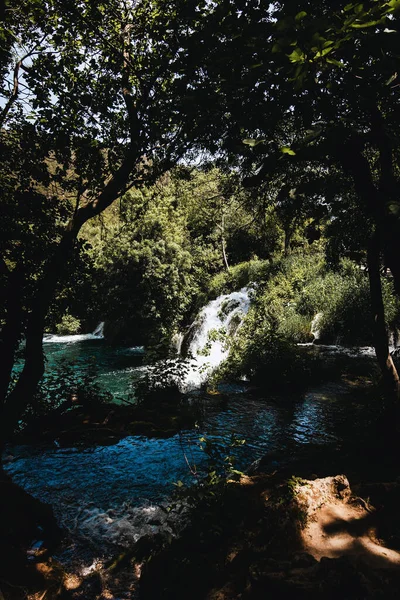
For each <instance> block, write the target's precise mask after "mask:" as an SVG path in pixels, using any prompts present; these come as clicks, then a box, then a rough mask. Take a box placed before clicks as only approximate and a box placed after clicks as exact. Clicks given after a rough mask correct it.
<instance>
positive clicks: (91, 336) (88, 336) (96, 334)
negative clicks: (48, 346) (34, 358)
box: [43, 321, 104, 344]
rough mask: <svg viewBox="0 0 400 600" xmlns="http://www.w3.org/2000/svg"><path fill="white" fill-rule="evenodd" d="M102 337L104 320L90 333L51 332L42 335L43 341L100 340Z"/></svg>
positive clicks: (58, 342)
mask: <svg viewBox="0 0 400 600" xmlns="http://www.w3.org/2000/svg"><path fill="white" fill-rule="evenodd" d="M102 339H104V321H102V322H101V323H99V324H98V325H97V327H96V329H95V330H94V331H93V332H92V333H82V334H76V335H56V334H53V333H49V334H46V335H45V336H44V337H43V342H44V343H52V344H53V343H57V344H62V343H71V342H84V341H85V340H102Z"/></svg>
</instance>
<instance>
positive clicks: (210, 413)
mask: <svg viewBox="0 0 400 600" xmlns="http://www.w3.org/2000/svg"><path fill="white" fill-rule="evenodd" d="M46 353H47V357H48V368H53V367H54V365H55V364H56V362H57V360H59V359H60V358H67V359H73V360H74V361H75V362H76V368H77V369H79V368H82V367H83V366H84V365H85V362H86V361H87V360H89V358H92V357H95V358H96V362H97V364H98V367H99V371H100V381H101V382H102V383H103V384H104V385H105V386H106V387H108V388H109V389H112V390H113V391H114V392H115V393H117V394H122V395H123V394H124V393H126V390H127V389H129V387H130V385H131V383H132V378H133V380H134V379H135V377H138V376H140V370H141V369H142V368H143V365H142V356H141V354H140V353H138V351H137V350H135V349H130V348H116V347H110V346H109V345H107V344H106V342H105V341H104V340H96V341H94V340H86V341H83V342H76V343H64V344H60V343H58V344H57V343H51V344H46ZM185 402H186V403H187V404H188V406H189V407H191V408H192V409H193V411H195V413H196V415H197V417H198V427H196V428H193V429H191V430H186V431H182V432H181V434H180V435H175V436H173V437H169V438H166V439H154V438H153V439H151V438H147V437H143V436H130V437H126V438H125V439H123V440H121V441H119V442H118V443H116V444H114V445H111V446H96V447H86V448H82V447H80V448H57V447H56V445H51V446H46V447H31V446H29V447H28V446H16V447H10V448H8V457H7V469H8V471H9V473H10V474H12V476H13V478H14V480H15V481H16V482H17V483H18V484H20V485H22V486H23V487H24V488H25V489H26V490H27V491H29V492H30V493H32V494H33V495H34V496H36V497H38V498H40V499H41V500H44V501H46V502H48V503H49V504H51V505H52V507H53V509H54V511H55V514H56V516H57V518H58V520H59V522H60V524H61V525H63V526H64V527H65V528H66V529H67V530H68V531H69V532H70V533H71V535H72V537H73V539H74V542H73V545H74V553H75V554H79V553H83V555H84V556H85V557H87V556H88V553H89V554H90V556H91V557H92V558H93V557H94V556H96V552H101V553H102V554H104V552H107V551H111V549H112V548H115V547H116V546H118V547H121V546H128V545H129V544H131V543H132V542H133V541H135V540H137V539H138V538H139V537H140V536H142V535H144V534H146V533H151V532H156V531H158V530H159V529H160V528H161V529H164V530H165V529H168V528H171V527H172V525H171V523H170V522H169V521H167V517H166V514H165V512H164V511H163V510H162V509H160V508H159V507H160V505H164V506H165V505H166V504H168V498H169V496H170V495H171V493H172V491H173V490H174V485H173V484H174V482H177V481H178V480H181V481H184V482H185V483H188V484H196V481H197V479H196V477H194V476H193V475H192V474H191V472H190V469H189V467H188V463H189V465H190V466H191V467H192V470H197V471H198V472H199V473H200V474H204V473H205V472H206V469H207V464H208V457H207V455H206V453H205V452H204V451H202V450H201V448H200V443H199V438H200V437H201V436H202V435H204V434H205V435H206V436H207V437H208V438H209V439H210V440H211V441H213V444H214V447H215V448H216V449H217V450H218V451H219V454H220V464H221V465H222V464H223V459H224V457H225V456H227V455H228V454H232V453H233V454H234V455H235V457H236V467H237V468H239V469H245V468H246V467H248V466H249V465H250V464H251V463H252V462H253V461H255V460H256V459H258V458H260V457H262V456H264V455H265V454H266V453H271V452H272V453H275V456H278V457H279V456H283V455H285V454H287V453H288V452H291V453H293V452H296V448H298V449H300V448H301V447H304V446H305V445H307V444H313V445H315V444H317V445H330V446H332V445H333V446H334V447H336V446H340V445H341V443H342V441H343V440H344V439H345V438H346V437H348V436H349V426H350V428H351V430H352V431H354V428H357V424H358V423H360V427H361V423H364V422H365V410H364V406H362V405H359V404H357V403H356V402H354V401H351V394H350V390H349V389H348V388H347V387H346V386H343V385H338V384H335V385H333V384H330V385H325V386H319V387H317V388H315V389H311V390H309V391H308V393H307V394H305V395H304V396H302V397H296V398H284V397H270V398H256V397H254V396H252V395H250V394H248V393H246V391H245V388H244V387H243V388H240V387H236V388H233V387H226V389H225V390H224V393H223V394H221V395H219V396H218V395H217V396H214V397H210V396H205V395H202V394H200V393H195V394H193V393H192V394H191V395H187V397H186V399H185ZM232 435H236V436H237V437H238V438H239V439H245V440H246V443H245V445H243V446H240V447H237V448H234V449H232V448H231V447H230V441H231V436H232ZM274 460H276V459H274ZM277 460H278V461H279V458H278V459H277ZM273 466H274V461H273V460H272V462H271V468H273ZM89 549H90V551H89ZM94 549H96V550H94ZM100 549H101V550H100ZM107 549H108V550H107Z"/></svg>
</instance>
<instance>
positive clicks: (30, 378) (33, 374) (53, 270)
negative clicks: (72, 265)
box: [3, 221, 79, 434]
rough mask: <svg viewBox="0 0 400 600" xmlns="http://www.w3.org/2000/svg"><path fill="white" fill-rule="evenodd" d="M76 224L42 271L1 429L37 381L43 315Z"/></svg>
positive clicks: (10, 424)
mask: <svg viewBox="0 0 400 600" xmlns="http://www.w3.org/2000/svg"><path fill="white" fill-rule="evenodd" d="M78 231H79V227H78V226H76V227H74V226H73V221H71V224H70V226H69V227H68V228H67V230H66V232H65V234H64V237H63V238H62V240H61V242H60V244H59V245H58V247H57V249H56V251H55V253H54V255H53V257H52V258H51V260H50V261H49V263H48V265H47V269H46V274H45V276H44V277H43V279H42V281H41V282H40V283H39V287H38V291H37V293H36V296H35V298H34V300H33V303H32V310H31V312H30V314H29V317H28V325H27V330H26V346H25V357H24V358H25V362H24V367H23V369H22V372H21V374H20V376H19V378H18V381H17V383H16V385H15V387H14V389H13V390H12V391H11V392H10V393H9V394H8V396H7V398H6V400H5V403H4V415H3V417H4V418H3V431H4V433H5V434H7V433H9V432H11V431H12V430H13V429H14V427H15V426H16V424H17V422H18V419H19V418H20V417H21V415H22V413H23V411H24V410H25V408H26V407H27V405H28V404H29V402H30V401H31V400H32V397H33V396H34V394H35V392H36V390H37V386H38V384H39V381H40V380H41V378H42V376H43V373H44V356H43V333H44V327H45V319H46V315H47V312H48V309H49V306H50V303H51V301H52V299H53V296H54V292H55V289H56V286H57V284H58V282H59V280H60V277H61V276H62V274H63V272H64V270H65V266H66V265H67V263H68V260H69V257H70V255H71V252H72V250H73V247H74V242H75V238H76V234H77V233H78Z"/></svg>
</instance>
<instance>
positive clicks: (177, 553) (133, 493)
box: [0, 358, 400, 600]
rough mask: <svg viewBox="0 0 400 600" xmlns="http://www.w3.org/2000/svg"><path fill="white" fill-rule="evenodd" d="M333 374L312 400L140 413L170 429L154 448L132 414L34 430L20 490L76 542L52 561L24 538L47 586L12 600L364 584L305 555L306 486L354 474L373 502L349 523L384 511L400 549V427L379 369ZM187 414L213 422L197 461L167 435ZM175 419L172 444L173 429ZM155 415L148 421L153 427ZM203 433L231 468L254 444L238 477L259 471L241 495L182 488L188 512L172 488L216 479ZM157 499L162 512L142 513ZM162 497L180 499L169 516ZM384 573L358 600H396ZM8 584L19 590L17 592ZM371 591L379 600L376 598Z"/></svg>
mask: <svg viewBox="0 0 400 600" xmlns="http://www.w3.org/2000/svg"><path fill="white" fill-rule="evenodd" d="M332 360H334V363H333V364H332V369H333V371H334V372H335V373H336V374H337V377H336V378H335V379H334V380H331V381H329V382H325V383H324V384H315V385H313V386H310V387H309V388H308V390H307V391H306V392H305V393H304V394H303V395H302V396H301V397H294V398H290V397H288V396H286V397H278V396H277V397H269V398H268V399H267V398H265V397H264V398H263V397H262V395H261V397H260V390H253V392H252V394H253V395H252V394H251V393H250V392H249V390H247V392H246V393H243V392H240V393H236V395H235V394H233V391H232V393H231V396H229V395H225V396H224V395H222V394H220V395H209V396H207V395H199V396H197V397H191V398H183V397H181V398H180V399H179V400H178V398H176V402H175V403H174V402H172V401H171V398H169V399H168V398H167V397H166V398H165V399H164V401H165V407H164V408H163V406H162V404H163V403H162V401H160V399H158V401H157V402H156V403H155V404H154V405H153V406H151V404H150V405H148V406H147V407H146V406H143V407H136V410H146V411H150V412H151V413H152V419H153V423H154V424H155V425H157V427H156V428H155V429H154V431H153V432H151V431H150V428H148V425H146V427H147V429H146V430H145V432H143V433H142V434H141V435H136V436H134V435H130V436H129V435H128V437H126V434H127V432H129V431H130V427H133V426H134V425H132V424H133V423H139V424H140V423H141V421H140V419H139V413H136V417H137V418H136V420H135V418H134V417H133V416H132V415H133V414H135V413H134V412H132V411H134V407H128V406H126V407H124V406H119V407H115V406H114V405H99V407H88V406H74V407H70V408H68V409H67V410H66V411H65V412H63V413H60V414H59V415H57V416H56V417H55V421H51V422H48V423H47V422H46V421H44V422H43V424H42V426H43V429H42V433H41V435H38V431H37V429H36V428H35V427H33V428H32V429H31V435H32V441H34V439H35V435H36V441H38V440H39V444H36V445H26V444H28V442H29V435H28V433H29V432H28V431H27V432H25V434H24V436H25V437H21V438H20V440H19V441H20V443H22V441H23V442H24V443H25V446H22V447H20V450H18V448H17V447H15V449H13V448H10V455H9V456H7V455H6V457H5V458H6V461H7V460H9V461H10V462H9V465H8V466H9V470H10V472H11V473H13V475H14V480H15V481H17V482H20V483H21V485H23V486H24V487H25V489H27V490H28V491H30V492H31V493H33V494H35V495H36V496H37V497H38V498H41V499H45V500H46V502H48V503H49V504H51V505H52V506H53V508H54V511H55V513H56V516H57V519H58V522H59V523H62V524H63V525H64V529H65V534H66V536H65V538H64V541H63V543H62V544H61V546H59V547H56V548H54V545H53V546H52V547H51V548H50V549H49V550H48V551H46V545H47V542H46V540H43V539H38V534H36V533H30V534H29V535H27V536H25V538H23V539H22V542H21V544H20V547H21V548H22V550H21V554H20V555H21V556H22V557H23V561H24V560H25V562H26V568H27V569H28V570H32V569H33V570H37V571H38V572H39V573H40V581H41V583H37V582H36V583H32V582H31V583H29V584H26V585H25V590H26V593H25V592H24V593H25V596H21V590H20V589H19V588H16V589H14V588H12V587H11V586H10V585H9V586H8V588H7V590H8V591H7V593H8V595H6V596H5V598H6V600H9V599H10V600H20V598H22V597H27V598H30V600H39V599H41V598H45V599H48V600H52V599H53V598H66V599H69V600H70V599H71V600H83V599H85V600H92V599H93V600H94V599H95V598H96V599H97V598H110V599H112V598H114V599H117V598H131V599H132V600H133V599H135V600H136V599H137V598H143V600H147V599H150V598H152V599H153V598H171V599H172V598H174V599H175V598H187V593H188V590H190V594H191V597H193V598H199V600H200V599H201V600H204V599H205V598H207V599H211V598H212V599H213V600H214V599H215V600H217V599H218V600H220V599H222V598H226V599H227V600H233V599H234V598H239V597H243V598H246V597H248V598H258V597H259V596H260V595H262V594H263V593H264V591H263V590H266V591H269V592H270V593H271V594H274V595H275V596H276V597H280V596H281V597H284V594H285V593H287V590H288V589H289V590H290V589H292V590H294V591H295V592H296V594H297V595H300V596H301V594H305V592H304V589H306V590H308V591H307V593H308V594H309V596H307V597H313V594H314V597H318V596H315V594H317V592H316V590H317V589H318V590H320V588H321V585H324V584H323V581H324V577H325V575H324V573H325V574H326V571H324V569H326V564H329V565H334V566H333V567H331V566H330V567H329V569H331V568H332V569H333V570H332V571H329V572H330V573H331V575H329V577H332V578H333V579H336V578H338V577H339V574H340V573H341V570H343V572H347V571H350V572H351V573H353V575H351V577H350V575H349V577H350V579H351V581H352V582H353V583H351V586H354V585H361V584H360V583H359V579H360V577H361V575H362V573H364V571H365V569H366V568H365V567H360V568H359V567H358V566H356V567H353V566H351V565H352V562H351V561H353V558H349V557H348V556H347V553H346V552H344V554H345V555H346V558H345V560H344V562H343V561H342V562H339V563H338V566H337V563H336V562H335V561H336V560H337V559H336V558H335V559H333V557H331V558H330V560H334V563H326V561H325V559H323V560H322V561H321V560H320V558H321V556H326V554H324V551H325V550H324V549H322V555H319V556H314V555H313V553H312V552H311V550H310V549H307V548H305V547H304V544H303V542H302V539H303V538H302V537H301V536H302V533H301V532H302V527H303V526H304V524H305V521H306V519H305V515H304V510H301V509H300V510H299V507H297V508H296V503H295V502H294V501H295V496H296V497H297V493H296V494H295V493H294V492H295V491H296V486H297V485H299V484H300V483H301V480H307V481H310V482H312V481H315V480H316V479H323V478H325V477H329V476H336V475H337V474H345V476H346V477H347V478H348V480H349V482H350V487H351V490H352V492H353V494H354V495H355V496H357V497H361V498H362V499H363V501H359V503H358V504H357V503H356V504H355V505H354V506H353V503H352V502H349V506H347V504H346V503H344V505H343V506H344V509H345V511H347V509H349V510H350V513H346V515H348V516H349V519H350V521H351V522H352V521H353V520H354V519H353V517H354V516H356V517H357V514H358V513H359V514H358V516H359V518H360V519H364V517H365V519H364V520H362V522H363V523H364V522H365V523H367V521H368V519H367V517H368V515H369V514H370V513H369V512H368V511H369V510H374V514H376V515H377V522H376V523H374V524H372V525H371V527H372V529H374V528H375V531H376V533H373V534H371V535H372V538H371V539H372V540H373V541H374V543H377V545H378V546H381V547H382V548H384V547H387V548H388V550H394V551H396V548H397V546H396V544H397V545H399V544H398V537H399V536H398V533H396V532H397V528H398V525H397V524H396V523H398V517H397V501H398V499H399V498H398V491H397V490H398V482H397V481H396V478H397V477H398V467H397V464H396V457H397V453H396V448H394V447H391V446H390V445H388V443H387V440H388V439H389V438H390V436H389V435H388V431H389V424H388V421H387V419H386V418H385V415H384V411H383V410H382V407H381V406H380V398H379V395H378V393H377V389H376V388H375V386H374V384H373V379H372V378H371V372H370V368H371V366H372V363H370V362H369V360H367V359H365V360H364V359H363V360H362V361H361V362H359V361H358V360H356V361H354V360H351V361H350V362H349V359H348V358H346V359H345V360H346V362H345V363H343V361H342V358H335V359H332ZM338 361H339V362H338ZM345 364H347V367H345ZM339 365H340V369H338V366H339ZM333 371H332V372H333ZM232 394H233V395H232ZM254 394H255V395H254ZM197 402H198V404H196V403H197ZM179 407H180V408H181V409H182V408H183V407H185V409H184V412H185V410H186V409H187V410H188V415H191V418H192V422H193V415H195V414H197V415H198V416H200V417H201V419H203V427H204V429H203V430H202V429H199V430H197V429H193V431H190V432H189V431H187V432H186V435H187V436H188V437H187V438H186V441H187V442H188V445H186V446H185V445H184V442H185V437H184V436H183V438H182V439H181V437H180V436H178V435H177V433H176V431H177V430H176V429H174V428H173V427H170V425H169V424H170V423H171V419H172V417H173V419H172V421H173V423H174V424H175V426H176V427H177V428H179V426H182V423H183V421H182V420H181V419H180V418H177V414H178V412H179V410H178V408H179ZM189 408H190V410H189ZM164 412H165V413H167V414H168V419H167V421H166V423H168V427H170V432H171V435H170V437H168V435H169V434H168V433H166V430H162V429H161V427H160V423H162V421H163V419H164V418H166V417H163V413H164ZM149 415H150V413H148V417H146V419H144V421H142V422H145V423H150V422H151V421H150V416H149ZM52 418H54V415H53V417H52ZM107 418H108V421H107V423H104V421H105V419H107ZM139 426H140V425H139ZM232 427H234V429H232ZM85 430H86V434H85ZM110 431H111V433H110ZM202 431H205V432H206V436H209V435H211V439H212V440H214V443H216V444H217V448H218V451H219V453H220V455H221V458H222V460H223V456H226V454H223V453H222V451H224V452H225V450H226V446H224V444H225V441H226V438H227V437H229V435H230V432H234V431H236V432H239V431H242V432H246V434H245V435H244V437H247V442H248V444H245V445H244V446H241V451H244V452H245V454H243V456H242V458H240V455H238V460H239V461H241V463H240V462H239V464H238V468H239V469H243V466H242V465H243V464H247V465H248V464H249V462H250V461H251V460H253V461H254V459H255V458H257V460H256V461H255V462H254V463H253V465H252V467H251V468H250V469H248V470H247V474H246V476H245V477H242V478H240V480H239V481H238V482H236V483H226V484H225V483H224V480H223V479H222V480H220V481H219V482H217V483H218V485H216V486H214V485H212V486H207V485H205V486H197V487H196V486H195V487H188V488H186V487H185V485H184V486H182V487H181V488H178V489H179V490H180V491H181V492H183V493H181V497H180V498H178V499H177V500H172V499H171V495H170V494H171V490H172V489H173V487H174V486H172V482H177V481H178V480H179V479H181V478H182V479H184V481H186V480H185V478H184V476H183V475H182V474H184V473H186V474H187V475H188V474H189V468H188V465H187V464H186V463H185V457H186V459H188V460H189V464H190V465H191V466H192V468H193V467H194V465H196V469H198V472H199V474H200V473H201V472H204V470H205V472H207V468H208V469H209V465H208V463H207V462H206V461H205V459H206V458H207V457H206V456H205V454H204V452H201V451H200V450H199V448H198V438H199V436H200V435H201V433H202ZM157 435H158V436H159V437H157ZM151 436H153V437H151ZM196 440H197V444H196ZM99 444H101V445H99ZM246 446H247V448H246ZM13 453H14V454H13ZM246 457H248V459H246ZM249 459H250V460H249ZM246 460H247V462H246ZM201 461H203V462H201ZM189 479H190V478H188V480H187V484H188V485H189V484H190V481H189ZM194 479H195V478H194ZM191 480H192V482H193V476H192V477H191ZM302 485H305V486H306V488H307V485H312V484H302ZM155 492H156V494H157V498H158V500H156V501H155V500H154V493H155ZM24 494H25V492H24ZM185 494H188V495H189V498H188V497H186V499H185ZM190 496H191V497H190ZM202 496H203V497H202ZM143 497H146V498H148V499H149V501H151V502H153V503H150V504H149V503H147V504H143ZM348 497H350V495H348ZM163 498H164V499H167V498H168V499H167V500H165V501H164V504H163V500H162V499H163ZM198 500H199V502H197V501H198ZM11 502H12V499H11ZM35 502H36V501H35ZM293 502H294V504H293ZM346 502H347V501H346ZM328 504H329V503H328ZM331 504H332V502H331ZM39 505H40V503H39ZM345 505H346V506H345ZM183 506H184V507H185V508H184V509H183V511H184V514H185V519H184V521H182V518H181V516H182V514H183V513H182V512H181V511H182V507H183ZM189 506H190V507H192V510H191V513H190V514H191V515H192V516H191V518H190V519H189V521H188V515H189V513H188V510H187V507H189ZM372 507H373V508H372ZM353 508H354V510H355V511H356V513H357V511H358V513H357V514H356V515H355V514H354V513H352V512H351V511H352V510H353ZM171 509H173V510H171ZM360 510H361V512H360ZM363 511H366V512H363ZM3 514H4V515H7V514H8V513H7V509H5V511H4V513H3ZM378 515H379V517H378ZM382 515H383V516H382ZM174 519H175V522H177V521H179V519H180V521H181V526H180V527H181V529H182V526H185V529H184V530H183V532H181V533H180V535H179V536H178V537H177V538H175V537H174V534H175V533H177V531H176V530H175V531H174V527H173V526H172V525H171V521H172V520H174ZM396 519H397V520H396ZM10 522H11V521H10ZM310 522H313V518H311V519H310ZM185 523H186V525H185ZM40 527H42V529H43V530H45V529H46V528H45V527H43V525H40ZM346 527H347V526H346ZM349 527H350V528H351V527H352V525H351V524H350V525H349ZM356 529H357V528H356ZM358 529H359V528H358ZM361 529H362V528H361ZM364 529H365V528H364ZM369 529H370V528H369ZM369 529H368V531H369ZM399 529H400V528H399ZM16 531H17V532H18V529H16ZM368 531H367V532H366V531H362V532H361V534H360V535H359V534H358V533H357V535H355V536H353V538H354V539H355V543H356V545H357V544H358V541H359V538H360V540H364V541H365V539H366V537H367V538H368V539H370V537H371V536H369V533H368ZM39 532H40V530H39ZM365 536H366V537H365ZM39 537H40V536H39ZM333 537H335V536H333ZM380 539H382V540H383V541H382V543H381V542H380V541H379V540H380ZM360 543H361V542H360ZM302 544H303V545H302ZM85 548H86V549H85ZM88 549H90V551H88ZM399 549H400V548H399ZM383 551H384V552H385V550H383ZM305 555H307V556H305ZM309 555H310V556H311V557H314V558H313V559H311V558H310V556H309ZM328 556H329V554H328ZM28 557H29V560H28ZM23 561H22V562H23ZM271 561H272V562H271ZM299 561H300V564H302V565H303V567H301V568H303V569H306V572H304V573H303V575H302V582H303V583H301V585H300V583H299V582H298V581H297V580H296V578H295V577H294V575H296V573H294V574H293V573H292V571H293V570H296V569H298V568H300V566H299ZM304 561H305V562H306V563H307V564H305V563H304ZM307 561H308V562H307ZM349 561H350V563H351V564H350V563H349ZM357 561H358V558H357ZM21 564H22V563H20V566H21ZM349 564H350V566H349ZM268 565H269V566H268ZM343 565H344V566H343ZM267 567H268V568H267ZM21 568H22V567H21ZM21 568H20V569H19V570H20V572H22V571H21ZM24 568H25V567H24ZM329 569H328V570H329ZM354 569H355V572H353V571H354ZM360 569H361V571H360ZM368 569H369V567H368ZM368 569H367V574H368V576H370V571H369V570H368ZM379 569H380V567H379V568H378V571H377V574H376V573H375V570H374V569H372V571H371V573H372V575H371V577H372V578H373V581H372V582H370V583H368V584H365V585H367V588H366V589H367V592H365V594H366V595H364V596H362V595H361V596H360V597H367V598H369V597H379V594H378V592H379V593H384V594H386V595H385V596H384V597H385V598H386V597H390V595H389V596H388V595H387V594H388V593H389V592H388V590H389V591H390V590H391V588H393V586H395V584H396V581H397V579H396V577H397V575H396V573H395V572H396V569H395V570H394V571H393V573H392V571H390V573H389V574H388V573H387V572H386V567H385V570H384V577H383V575H381V573H380V570H379ZM10 572H11V571H10ZM255 573H258V575H255ZM335 573H336V575H335ZM338 573H339V574H338ZM360 573H361V574H360ZM392 576H393V577H392ZM329 577H328V579H329ZM382 577H383V579H382ZM361 579H362V577H361ZM392 579H393V581H392ZM353 580H354V581H353ZM6 581H8V580H7V578H6ZM277 581H278V583H277ZM368 581H369V579H368ZM304 582H305V583H304ZM321 582H322V583H321ZM354 582H356V583H354ZM357 582H358V583H357ZM377 582H378V583H377ZM379 582H380V583H379ZM10 583H11V585H16V584H15V580H14V582H10ZM17 585H18V584H17ZM344 585H345V584H344V583H343V586H344ZM363 585H364V584H363ZM396 585H397V584H396ZM35 586H36V587H35ZM157 586H158V587H157ZM274 586H275V587H274ZM285 586H286V587H285ZM288 586H289V587H288ZM296 586H298V588H297V587H296ZM299 586H300V587H299ZM302 586H303V587H302ZM351 586H350V588H349V589H350V590H352V592H351V593H353V592H354V589H355V588H354V587H351ZM385 586H386V587H385ZM3 587H4V586H3ZM303 588H304V589H303ZM0 589H1V590H2V587H1V585H0ZM321 589H322V588H321ZM346 589H347V588H346ZM346 589H345V588H344V587H343V589H340V590H339V591H337V595H343V594H342V592H343V590H344V591H346ZM361 589H364V588H361ZM368 589H371V590H372V592H371V594H372V593H374V594H375V593H377V594H378V596H374V595H372V596H371V595H368V594H370V591H368ZM10 590H11V591H10ZM302 590H303V591H302ZM2 591H3V590H2ZM318 593H319V592H318ZM324 593H325V592H324ZM327 593H328V592H326V594H327ZM346 593H347V592H346ZM363 593H364V591H363ZM18 594H19V595H18ZM43 594H44V595H43ZM185 594H186V595H185ZM196 594H197V595H196ZM246 594H247V596H246ZM257 594H258V595H257ZM326 594H325V595H326ZM3 595H4V591H3ZM344 597H346V596H345V595H344ZM347 597H349V598H354V597H358V596H357V595H353V596H351V595H350V596H347Z"/></svg>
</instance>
